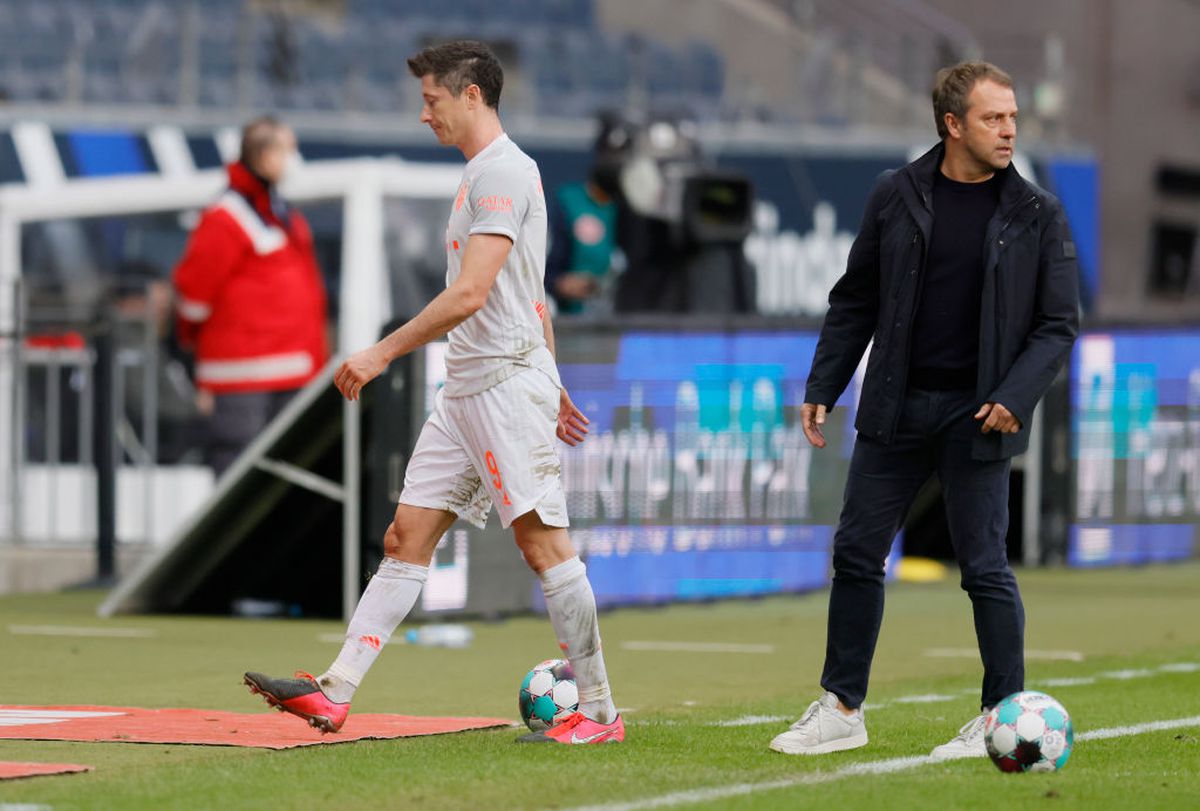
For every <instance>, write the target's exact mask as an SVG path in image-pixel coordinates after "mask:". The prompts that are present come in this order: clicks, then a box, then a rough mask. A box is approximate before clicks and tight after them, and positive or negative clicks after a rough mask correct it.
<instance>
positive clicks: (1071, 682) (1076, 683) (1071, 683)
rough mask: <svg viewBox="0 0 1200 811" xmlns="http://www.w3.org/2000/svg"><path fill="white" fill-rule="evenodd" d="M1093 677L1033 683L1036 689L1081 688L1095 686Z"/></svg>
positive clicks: (1045, 680)
mask: <svg viewBox="0 0 1200 811" xmlns="http://www.w3.org/2000/svg"><path fill="white" fill-rule="evenodd" d="M1095 683H1096V677H1095V676H1080V677H1078V678H1066V679H1042V680H1041V681H1035V682H1034V684H1035V685H1037V686H1038V687H1082V686H1083V685H1085V684H1095Z"/></svg>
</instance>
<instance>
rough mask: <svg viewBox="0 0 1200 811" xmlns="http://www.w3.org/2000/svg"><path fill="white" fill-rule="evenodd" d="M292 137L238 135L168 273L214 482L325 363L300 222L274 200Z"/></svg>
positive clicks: (318, 285) (285, 132)
mask: <svg viewBox="0 0 1200 811" xmlns="http://www.w3.org/2000/svg"><path fill="white" fill-rule="evenodd" d="M295 156H296V136H295V134H294V133H293V132H292V130H291V129H290V128H289V127H287V126H286V125H284V124H282V123H280V122H279V121H277V120H276V119H274V118H270V117H266V116H264V117H261V118H256V119H254V120H253V121H251V122H250V123H248V124H247V125H246V126H245V128H244V129H243V130H242V146H241V155H240V157H239V159H238V161H237V162H236V163H232V164H230V165H229V166H228V167H227V168H228V172H229V188H228V189H227V190H226V191H225V192H224V193H223V194H222V195H221V197H220V199H218V200H217V201H216V203H214V204H213V205H212V206H210V207H209V208H208V209H207V210H205V212H204V214H203V216H202V217H201V218H200V224H199V225H198V226H197V227H196V230H195V231H194V232H193V233H192V236H191V239H190V240H189V241H188V245H187V249H186V250H185V252H184V255H183V258H182V259H181V260H180V262H179V265H178V266H177V267H176V268H175V273H174V282H175V290H176V293H177V299H178V316H179V319H178V328H179V335H180V342H181V344H183V345H184V346H186V347H190V348H193V349H194V350H195V353H196V372H195V374H196V386H197V389H198V390H199V391H200V393H201V397H202V402H204V401H207V402H206V403H205V405H210V408H211V419H210V432H209V436H208V438H207V439H208V442H207V452H206V455H207V461H208V463H209V464H210V465H212V467H213V468H214V469H215V470H216V471H217V473H218V474H219V473H221V472H222V471H224V470H225V469H226V468H227V467H228V466H229V465H230V464H231V463H232V462H233V460H234V459H235V458H237V455H238V454H239V453H240V452H241V450H242V449H243V448H244V447H245V446H246V445H248V444H249V443H250V441H251V440H252V439H253V438H254V437H255V436H256V435H257V434H258V433H259V432H260V431H261V430H262V428H263V427H264V426H265V425H266V424H267V423H268V422H270V420H271V419H272V418H273V417H274V416H275V415H276V414H277V413H278V412H279V411H280V410H281V409H282V408H283V406H284V405H285V404H286V403H287V401H288V399H289V398H290V397H291V395H292V394H294V393H295V392H296V390H297V389H299V388H301V387H302V386H303V385H304V384H305V383H307V382H308V381H309V380H311V379H312V378H313V377H314V376H315V375H316V374H317V372H318V371H319V370H320V368H321V366H322V364H323V363H324V362H325V360H326V357H327V355H328V347H327V344H326V326H327V312H326V300H325V288H324V284H323V282H322V279H321V273H320V270H319V269H318V267H317V261H316V256H315V254H314V252H313V240H312V233H311V231H309V228H308V223H307V222H306V221H305V219H304V216H303V215H302V214H301V213H300V212H299V211H297V210H296V209H293V208H291V207H289V206H288V205H287V204H286V203H285V202H284V201H283V200H282V199H281V198H280V197H279V194H278V192H277V191H276V184H277V183H279V181H280V180H281V179H282V178H283V176H284V173H285V172H286V171H287V168H288V166H289V164H290V163H291V162H292V160H293V159H294V158H295Z"/></svg>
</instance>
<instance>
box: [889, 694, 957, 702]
mask: <svg viewBox="0 0 1200 811" xmlns="http://www.w3.org/2000/svg"><path fill="white" fill-rule="evenodd" d="M956 698H958V696H946V695H940V694H938V693H930V694H929V695H923V696H900V697H899V698H893V699H892V703H893V704H936V703H938V702H939V701H953V700H954V699H956Z"/></svg>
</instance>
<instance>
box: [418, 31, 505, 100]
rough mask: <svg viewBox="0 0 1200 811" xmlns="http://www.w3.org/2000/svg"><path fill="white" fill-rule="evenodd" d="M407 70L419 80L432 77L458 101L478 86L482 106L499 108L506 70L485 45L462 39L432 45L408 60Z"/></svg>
mask: <svg viewBox="0 0 1200 811" xmlns="http://www.w3.org/2000/svg"><path fill="white" fill-rule="evenodd" d="M408 70H409V72H411V73H412V75H413V76H416V77H417V78H418V79H420V78H422V77H425V76H433V80H434V81H435V82H436V83H437V84H439V85H441V86H442V87H444V88H446V89H447V90H449V91H450V93H451V94H452V95H453V96H455V97H456V98H457V97H458V96H461V95H462V92H463V91H464V90H466V89H467V88H468V87H470V86H471V85H473V84H474V85H479V90H480V92H481V93H482V94H483V103H484V104H486V105H487V106H488V107H491V108H492V109H496V108H498V107H499V106H500V91H501V90H502V89H503V88H504V69H503V68H501V67H500V60H499V59H497V58H496V55H495V54H494V53H492V49H491V48H489V47H488V46H487V45H484V44H483V43H482V42H477V41H475V40H471V39H462V40H457V41H455V42H446V43H443V44H442V45H431V46H430V47H428V48H426V49H425V50H423V51H421V52H420V53H418V54H416V55H415V56H410V57H409V58H408Z"/></svg>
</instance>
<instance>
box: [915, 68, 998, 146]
mask: <svg viewBox="0 0 1200 811" xmlns="http://www.w3.org/2000/svg"><path fill="white" fill-rule="evenodd" d="M982 81H989V82H995V83H996V84H998V85H1002V86H1004V87H1012V86H1013V80H1012V77H1011V76H1009V75H1008V74H1007V73H1005V72H1004V71H1002V70H1001V69H1000V68H998V67H996V66H995V65H993V64H992V63H991V62H959V63H958V64H957V65H951V66H950V67H948V68H942V69H941V70H939V71H938V72H937V76H936V77H935V78H934V80H933V118H934V121H935V122H936V123H937V134H938V137H939V138H942V139H945V137H946V136H947V135H949V134H950V132H949V130H947V129H946V113H953V114H954V117H955V118H957V119H958V120H959V121H962V120H964V119H965V118H966V117H967V97H968V96H970V95H971V90H973V89H974V87H975V85H976V84H977V83H979V82H982Z"/></svg>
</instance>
